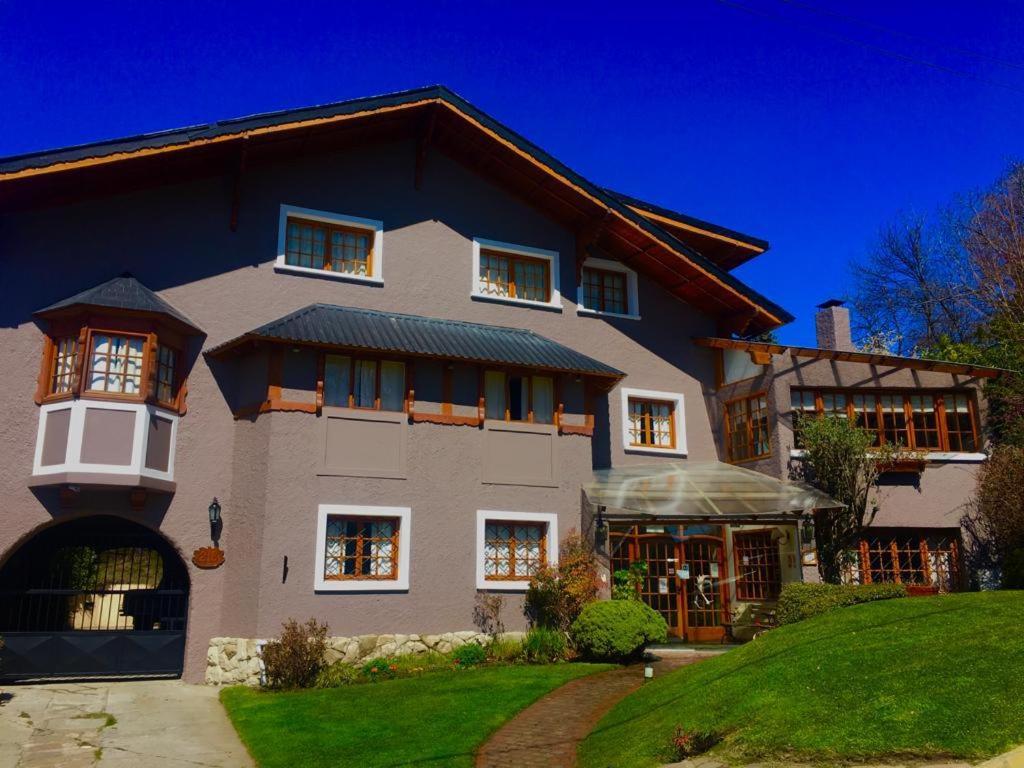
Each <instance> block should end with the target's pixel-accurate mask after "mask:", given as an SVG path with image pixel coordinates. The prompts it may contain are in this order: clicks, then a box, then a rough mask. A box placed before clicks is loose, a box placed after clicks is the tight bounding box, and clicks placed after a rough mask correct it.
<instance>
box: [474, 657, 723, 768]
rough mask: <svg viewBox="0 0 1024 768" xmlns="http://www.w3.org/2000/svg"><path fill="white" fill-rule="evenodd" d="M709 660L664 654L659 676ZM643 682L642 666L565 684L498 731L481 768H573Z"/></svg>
mask: <svg viewBox="0 0 1024 768" xmlns="http://www.w3.org/2000/svg"><path fill="white" fill-rule="evenodd" d="M709 655H715V654H698V653H686V652H682V653H675V652H664V653H661V655H660V656H659V657H658V659H657V660H656V661H655V662H654V664H653V666H654V669H655V675H662V674H665V673H666V672H669V671H670V670H672V669H675V668H676V667H681V666H684V665H686V664H693V663H694V662H697V661H700V660H702V659H705V658H708V657H709ZM643 682H644V665H642V664H636V665H633V666H629V667H625V668H623V669H613V670H611V671H609V672H601V673H598V674H596V675H589V676H587V677H581V678H578V679H576V680H573V681H571V682H569V683H566V684H565V685H563V686H562V687H561V688H558V689H557V690H555V691H552V692H551V693H549V694H548V695H547V696H545V697H544V698H542V699H541V700H540V701H538V702H536V703H535V704H532V705H531V706H529V707H527V708H526V709H524V710H523V711H522V712H520V713H519V714H518V715H516V716H515V717H514V718H512V719H511V720H510V721H509V722H507V723H505V725H503V726H502V727H501V728H499V729H498V730H497V732H496V733H495V734H494V735H493V736H492V737H491V738H490V739H489V740H488V741H487V742H486V743H485V744H484V745H483V746H482V747H481V748H480V750H479V751H478V752H477V757H476V766H477V768H549V767H550V768H572V766H574V765H575V764H576V746H577V745H578V744H579V743H580V741H582V740H583V739H584V737H586V735H587V734H588V733H590V731H591V730H593V728H594V726H595V725H597V723H598V721H599V720H600V719H601V718H602V717H604V715H605V714H606V713H607V712H608V710H610V709H611V708H612V707H613V706H614V705H615V703H616V702H618V701H619V700H620V699H622V698H624V697H625V696H626V695H628V694H630V693H632V692H633V691H635V690H636V689H637V688H639V687H640V686H641V685H643Z"/></svg>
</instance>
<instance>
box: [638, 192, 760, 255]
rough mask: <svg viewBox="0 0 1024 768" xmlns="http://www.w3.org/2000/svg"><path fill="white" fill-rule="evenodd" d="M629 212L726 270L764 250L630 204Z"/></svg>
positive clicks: (752, 244)
mask: <svg viewBox="0 0 1024 768" xmlns="http://www.w3.org/2000/svg"><path fill="white" fill-rule="evenodd" d="M629 209H630V210H632V211H634V212H635V213H637V214H639V215H640V216H643V217H644V218H645V219H647V220H648V221H652V222H654V223H655V224H657V225H658V226H659V227H661V228H662V229H665V230H667V231H668V232H669V233H671V234H673V235H675V236H676V237H677V238H679V239H680V240H682V241H683V242H684V243H686V244H688V245H690V246H692V247H693V248H696V249H697V250H698V251H700V252H701V253H702V254H704V255H705V256H706V257H708V258H709V259H711V261H713V262H715V264H717V265H718V266H720V267H721V268H722V269H724V270H727V271H728V270H732V269H735V268H736V267H738V266H740V265H741V264H745V263H747V262H748V261H750V260H751V259H752V258H754V257H755V256H760V255H761V254H762V253H764V252H765V250H766V249H765V248H763V247H761V246H760V245H756V244H754V243H748V242H745V241H743V240H740V239H738V238H735V237H731V236H729V235H725V234H722V233H720V232H714V231H712V230H710V229H705V228H703V227H698V226H696V225H694V224H692V223H690V222H686V221H682V220H681V219H673V218H671V217H669V216H662V215H660V214H657V213H653V212H651V211H645V210H644V209H643V208H640V207H638V206H634V205H630V206H629Z"/></svg>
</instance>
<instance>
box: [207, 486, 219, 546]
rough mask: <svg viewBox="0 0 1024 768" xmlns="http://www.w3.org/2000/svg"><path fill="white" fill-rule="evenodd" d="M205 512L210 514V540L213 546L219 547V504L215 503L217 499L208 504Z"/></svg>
mask: <svg viewBox="0 0 1024 768" xmlns="http://www.w3.org/2000/svg"><path fill="white" fill-rule="evenodd" d="M207 511H208V512H209V513H210V538H211V539H213V546H215V547H219V546H220V529H221V522H220V502H219V501H217V497H216V496H214V497H213V501H211V502H210V506H209V507H208V509H207Z"/></svg>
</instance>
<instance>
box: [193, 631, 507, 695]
mask: <svg viewBox="0 0 1024 768" xmlns="http://www.w3.org/2000/svg"><path fill="white" fill-rule="evenodd" d="M524 635H525V633H523V632H506V633H505V634H504V635H502V638H503V639H510V640H522V639H523V637H524ZM490 641H491V637H490V635H487V634H484V633H482V632H476V631H474V630H468V631H465V632H445V633H444V634H441V635H357V636H355V637H329V638H327V650H326V652H325V653H324V661H325V662H327V663H328V664H333V663H334V662H336V661H341V662H344V663H346V664H360V663H362V662H364V661H369V660H370V659H375V658H378V657H381V656H404V655H406V654H410V653H428V652H430V651H434V652H436V653H448V652H449V651H451V650H453V649H455V648H458V647H459V646H462V645H466V644H467V643H476V644H477V645H487V644H488V643H490ZM267 642H268V641H267V640H251V639H248V638H244V637H214V638H212V639H211V640H210V647H209V649H208V650H207V652H206V682H207V684H208V685H253V686H255V685H259V684H260V677H261V675H262V672H263V660H262V659H261V657H260V656H261V651H262V649H263V646H264V645H265V644H266V643H267Z"/></svg>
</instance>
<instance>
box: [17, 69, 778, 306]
mask: <svg viewBox="0 0 1024 768" xmlns="http://www.w3.org/2000/svg"><path fill="white" fill-rule="evenodd" d="M423 99H437V100H440V101H443V102H445V103H447V104H450V105H452V106H453V107H455V108H456V109H458V110H460V111H461V112H463V113H464V114H466V115H468V116H470V117H471V118H473V119H474V120H476V121H478V122H479V123H480V124H481V125H483V126H484V127H486V128H487V129H489V130H491V131H494V133H496V134H497V135H498V136H500V137H502V138H503V139H505V140H507V141H509V142H510V143H512V144H514V145H515V146H516V147H518V148H519V149H520V150H522V151H524V152H526V153H527V154H529V155H531V156H532V157H534V158H535V159H537V160H539V161H541V162H542V163H544V164H545V165H548V166H549V167H551V168H553V169H554V170H555V171H557V172H558V173H559V174H561V175H563V176H564V177H566V178H567V179H569V181H570V182H571V183H573V184H575V185H577V186H579V187H580V188H582V189H584V190H585V191H586V192H587V193H589V194H590V195H591V196H593V197H595V198H597V199H598V200H600V201H601V202H602V203H603V204H604V205H605V206H607V207H608V208H610V209H612V210H615V211H616V212H618V213H619V214H620V215H622V216H624V217H626V218H628V219H629V220H631V221H632V222H633V223H634V224H636V225H637V226H638V227H640V228H641V229H643V230H644V231H646V232H647V233H648V234H649V235H651V236H653V237H654V238H656V239H658V240H660V241H661V242H662V243H664V244H666V245H668V246H669V247H670V248H672V249H674V250H676V251H678V252H680V253H683V254H686V256H687V257H688V258H689V259H690V260H691V261H692V262H693V263H694V264H696V265H697V266H699V267H700V268H701V269H703V270H704V271H706V272H707V273H709V274H710V275H712V276H713V277H715V278H716V279H717V280H718V281H719V282H721V283H723V284H725V285H728V286H729V287H730V288H732V289H733V290H735V291H736V292H737V293H739V294H740V295H742V296H745V297H747V298H748V299H749V300H750V301H752V302H753V303H754V304H757V305H758V306H760V307H762V308H764V309H765V310H767V311H768V312H770V313H771V314H773V315H774V316H775V317H777V318H779V320H780V321H781V322H782V323H783V324H785V323H788V322H791V321H792V320H793V316H792V315H791V314H789V313H788V312H787V311H786V310H785V309H783V308H782V307H780V306H779V305H778V304H776V303H775V302H773V301H770V300H769V299H768V298H767V297H765V296H763V295H762V294H760V293H758V292H757V291H755V290H754V289H753V288H751V287H750V286H748V285H747V284H746V283H744V282H742V281H741V280H739V279H738V278H736V277H735V276H733V275H731V274H729V272H727V271H726V270H724V269H722V268H721V267H719V266H718V265H717V264H715V263H714V261H713V260H711V259H709V258H708V257H706V256H704V255H703V254H702V253H700V252H699V251H698V250H696V249H695V248H692V247H691V246H689V245H687V244H686V243H684V242H682V241H681V240H679V239H678V238H676V237H674V236H673V235H672V234H671V233H669V232H667V231H666V230H664V229H662V228H661V227H659V226H658V225H657V224H655V223H653V222H651V221H649V220H647V219H646V218H644V217H643V216H642V215H640V214H639V213H636V212H635V211H633V210H632V209H630V207H629V206H628V205H627V204H626V203H624V202H623V201H622V199H621V198H622V197H623V196H620V195H617V194H615V193H612V192H609V191H608V190H606V189H604V188H603V187H600V186H598V185H597V184H594V183H593V182H591V181H590V180H588V179H586V178H585V177H583V176H582V175H581V174H579V173H577V172H576V171H574V170H572V169H571V168H569V167H568V166H566V165H565V164H564V163H562V162H560V161H559V160H557V159H555V158H554V157H553V156H551V155H549V154H548V153H547V152H545V151H544V150H543V149H541V148H540V147H538V146H537V145H536V144H534V143H533V142H531V141H529V140H528V139H526V138H525V137H523V136H521V135H520V134H518V133H516V132H515V131H513V130H512V129H511V128H509V127H508V126H506V125H504V124H503V123H501V122H499V121H498V120H496V119H494V118H493V117H491V116H490V115H488V114H487V113H485V112H483V111H481V110H479V109H477V108H476V107H474V106H473V105H472V104H470V103H469V102H468V101H466V100H465V99H464V98H462V97H461V96H459V95H458V94H456V93H454V92H453V91H451V90H449V89H448V88H446V87H444V86H443V85H431V86H427V87H424V88H414V89H411V90H408V91H399V92H397V93H389V94H384V95H382V96H371V97H368V98H360V99H350V100H348V101H339V102H335V103H333V104H323V105H320V106H314V107H304V108H300V109H287V110H281V111H278V112H267V113H264V114H258V115H250V116H248V117H240V118H236V119H234V120H220V121H218V122H215V123H207V124H203V125H194V126H190V127H187V128H178V129H175V130H169V131H159V132H156V133H147V134H142V135H139V136H131V137H128V138H124V139H114V140H109V141H98V142H93V143H90V144H82V145H79V146H74V147H65V148H62V149H54V150H47V151H42V152H31V153H28V154H24V155H16V156H13V157H0V175H3V174H8V173H15V172H17V171H21V170H24V169H26V168H45V167H46V166H49V165H53V164H55V163H64V162H70V161H74V160H81V159H83V158H94V157H96V158H98V157H104V156H107V155H112V154H119V153H131V152H135V151H138V150H140V149H152V148H159V147H167V146H172V145H175V144H182V143H187V142H192V141H197V140H200V141H201V140H208V139H213V138H217V137H223V136H233V135H242V134H244V133H245V132H246V131H251V130H255V129H259V128H264V127H268V126H278V125H286V124H288V123H292V122H296V121H300V120H312V119H318V118H329V117H335V116H339V115H347V114H352V113H355V112H361V111H364V110H370V109H378V108H382V107H395V106H399V105H403V104H409V103H412V102H416V101H419V100H423ZM635 202H636V203H640V202H642V201H635ZM644 205H648V206H649V204H646V203H645V204H644ZM649 207H650V206H649ZM741 239H742V238H741ZM765 245H766V246H767V243H765Z"/></svg>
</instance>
